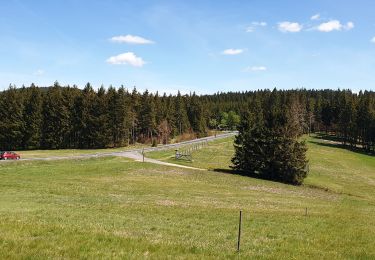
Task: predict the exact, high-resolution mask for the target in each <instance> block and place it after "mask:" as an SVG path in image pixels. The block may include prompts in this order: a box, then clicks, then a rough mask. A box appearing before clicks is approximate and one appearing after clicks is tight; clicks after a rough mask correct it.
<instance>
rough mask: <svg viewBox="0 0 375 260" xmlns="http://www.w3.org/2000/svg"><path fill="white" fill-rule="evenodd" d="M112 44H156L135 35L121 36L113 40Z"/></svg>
mask: <svg viewBox="0 0 375 260" xmlns="http://www.w3.org/2000/svg"><path fill="white" fill-rule="evenodd" d="M111 41H112V42H118V43H130V44H153V43H155V42H153V41H151V40H148V39H145V38H143V37H140V36H135V35H130V34H128V35H119V36H114V37H112V38H111Z"/></svg>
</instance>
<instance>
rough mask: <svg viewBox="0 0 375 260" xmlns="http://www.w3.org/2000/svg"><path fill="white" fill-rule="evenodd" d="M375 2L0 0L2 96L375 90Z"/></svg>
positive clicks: (0, 78)
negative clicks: (26, 92) (27, 89)
mask: <svg viewBox="0 0 375 260" xmlns="http://www.w3.org/2000/svg"><path fill="white" fill-rule="evenodd" d="M374 10H375V1H373V0H357V1H350V0H345V1H342V0H341V1H339V0H304V1H301V0H293V1H292V0H284V1H282V0H280V1H279V0H277V1H276V0H272V1H271V0H243V1H241V0H233V1H227V0H225V1H224V0H212V1H205V0H200V1H195V0H189V1H178V0H169V1H168V0H158V1H156V0H133V1H132V0H128V1H125V0H106V1H104V0H102V1H96V0H64V1H63V0H54V1H47V0H44V1H42V0H8V1H5V0H0V14H1V15H0V90H2V89H6V88H8V86H9V84H15V85H16V86H17V87H20V86H22V85H23V84H24V85H25V86H29V85H30V84H31V83H35V84H36V85H39V86H49V85H52V84H53V83H54V82H55V81H58V82H59V83H60V84H62V85H67V84H70V85H73V84H76V85H78V86H79V87H83V86H84V85H85V84H86V83H87V82H90V83H91V84H92V85H93V86H94V87H95V88H98V87H100V85H102V84H103V85H104V86H105V87H108V86H109V85H111V84H112V85H113V86H116V87H118V86H120V85H124V86H125V87H127V88H129V89H132V88H133V87H134V86H136V87H137V89H138V90H140V91H144V90H146V89H148V90H149V91H152V92H156V91H159V92H161V93H163V92H167V93H176V92H177V91H178V90H180V91H181V92H182V93H189V92H193V91H195V92H196V93H198V94H208V93H216V92H227V91H246V90H257V89H265V88H268V89H273V88H274V87H276V88H278V89H292V88H293V89H295V88H307V89H313V88H314V89H323V88H331V89H338V88H340V89H348V88H350V89H352V90H353V91H359V90H360V89H362V90H375V15H374Z"/></svg>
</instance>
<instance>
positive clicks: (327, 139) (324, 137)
mask: <svg viewBox="0 0 375 260" xmlns="http://www.w3.org/2000/svg"><path fill="white" fill-rule="evenodd" d="M315 138H316V139H319V140H321V141H314V140H310V141H308V142H309V143H312V144H316V145H320V146H325V147H330V148H341V149H345V150H349V151H352V152H355V153H358V154H363V155H369V156H375V153H374V152H371V151H366V150H364V149H362V148H360V147H358V146H355V147H352V146H350V145H344V144H343V143H342V141H341V139H340V138H339V137H337V136H335V135H330V134H325V133H317V134H315Z"/></svg>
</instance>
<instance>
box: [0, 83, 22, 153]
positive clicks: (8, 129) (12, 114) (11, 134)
mask: <svg viewBox="0 0 375 260" xmlns="http://www.w3.org/2000/svg"><path fill="white" fill-rule="evenodd" d="M22 99H23V97H22V95H21V93H20V91H19V90H18V89H16V87H14V86H9V88H8V90H7V91H5V93H3V94H2V95H1V96H0V150H14V149H19V148H21V146H22V141H23V132H24V126H25V123H24V121H23V101H22Z"/></svg>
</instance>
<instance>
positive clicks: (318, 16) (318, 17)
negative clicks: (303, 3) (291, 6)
mask: <svg viewBox="0 0 375 260" xmlns="http://www.w3.org/2000/svg"><path fill="white" fill-rule="evenodd" d="M310 19H311V20H313V21H314V20H319V19H320V14H314V15H313V16H311V17H310Z"/></svg>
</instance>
